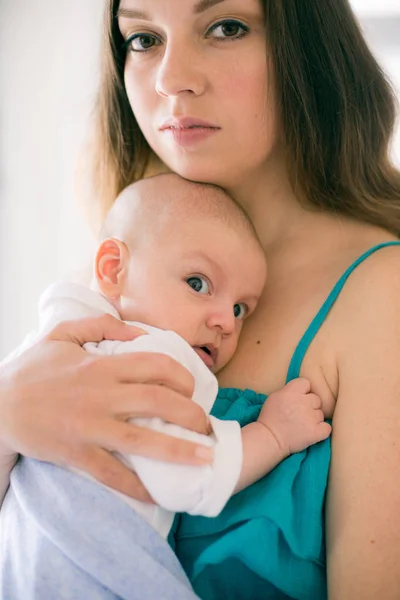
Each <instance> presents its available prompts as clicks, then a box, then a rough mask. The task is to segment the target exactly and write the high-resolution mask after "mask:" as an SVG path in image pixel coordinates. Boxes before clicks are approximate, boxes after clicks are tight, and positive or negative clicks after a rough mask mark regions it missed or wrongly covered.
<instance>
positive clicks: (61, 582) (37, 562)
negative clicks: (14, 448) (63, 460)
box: [0, 459, 197, 600]
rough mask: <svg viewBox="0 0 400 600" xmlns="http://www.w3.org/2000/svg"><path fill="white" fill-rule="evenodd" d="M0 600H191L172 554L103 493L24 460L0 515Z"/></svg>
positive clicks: (76, 478)
mask: <svg viewBox="0 0 400 600" xmlns="http://www.w3.org/2000/svg"><path fill="white" fill-rule="evenodd" d="M0 549H1V550H0V552H1V554H0V598H2V599H7V600H44V599H47V598H49V599H50V598H52V599H53V598H54V599H55V598H57V600H78V599H80V600H81V599H84V600H95V599H96V600H111V599H112V600H115V599H117V598H118V599H126V600H155V599H156V598H163V599H164V600H180V599H182V600H195V599H196V598H197V596H196V595H195V594H194V592H193V591H192V588H191V586H190V584H189V582H188V580H187V578H186V575H185V574H184V572H183V570H182V568H181V566H180V564H179V562H178V560H177V558H176V556H175V554H174V553H173V552H172V550H171V548H170V547H169V546H168V544H167V543H166V542H165V540H163V539H162V538H161V537H160V536H159V535H158V533H157V532H156V531H154V530H153V529H152V528H151V527H150V526H149V525H148V524H147V523H146V522H145V521H143V520H142V519H141V518H140V517H139V516H138V515H137V514H136V513H135V512H134V511H133V510H132V509H131V508H130V507H129V506H127V505H125V504H124V503H123V502H122V501H121V500H120V499H119V498H117V497H116V496H114V495H113V494H111V493H110V492H109V491H108V490H107V489H105V488H102V487H101V486H99V485H97V484H96V483H94V482H92V481H89V480H86V479H84V478H82V477H80V476H78V475H75V474H74V473H70V472H68V471H65V470H63V469H60V468H58V467H55V466H53V465H50V464H48V463H43V462H39V461H35V460H30V459H21V460H20V461H19V463H18V464H17V466H16V467H15V469H14V471H13V473H12V476H11V486H10V489H9V491H8V493H7V496H6V498H5V500H4V504H3V507H2V509H1V513H0Z"/></svg>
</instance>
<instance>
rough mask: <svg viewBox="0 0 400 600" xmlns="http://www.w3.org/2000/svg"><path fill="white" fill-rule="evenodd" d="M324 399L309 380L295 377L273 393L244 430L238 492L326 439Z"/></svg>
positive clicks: (329, 428) (327, 425) (326, 424)
mask: <svg viewBox="0 0 400 600" xmlns="http://www.w3.org/2000/svg"><path fill="white" fill-rule="evenodd" d="M330 432H331V426H330V425H329V423H326V422H325V421H324V414H323V412H322V410H321V400H320V398H319V397H318V396H316V395H315V394H311V393H310V383H309V381H308V380H307V379H294V380H293V381H290V382H289V383H288V384H287V385H285V387H284V388H283V389H282V390H279V391H278V392H275V393H273V394H271V395H270V396H269V397H268V399H267V401H266V402H265V404H264V406H263V408H262V410H261V413H260V415H259V417H258V420H257V421H256V422H254V423H250V424H249V425H246V426H245V427H243V429H242V442H243V463H242V470H241V473H240V477H239V481H238V483H237V485H236V488H235V493H236V492H239V491H240V490H242V489H244V488H246V487H248V486H249V485H251V484H252V483H254V482H255V481H257V480H258V479H261V477H264V475H266V474H267V473H269V472H270V471H272V469H273V468H274V467H276V465H278V464H279V463H280V462H281V461H282V460H283V459H284V458H286V457H288V456H289V455H290V454H293V453H295V452H301V450H305V448H307V447H308V446H311V445H312V444H316V443H317V442H321V441H322V440H324V439H326V438H327V437H328V436H329V434H330Z"/></svg>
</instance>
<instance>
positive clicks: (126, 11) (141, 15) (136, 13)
mask: <svg viewBox="0 0 400 600" xmlns="http://www.w3.org/2000/svg"><path fill="white" fill-rule="evenodd" d="M119 17H125V18H126V19H142V20H143V21H150V20H151V19H150V17H149V15H147V14H146V13H145V12H143V11H141V10H135V9H131V8H119V9H118V12H117V18H119Z"/></svg>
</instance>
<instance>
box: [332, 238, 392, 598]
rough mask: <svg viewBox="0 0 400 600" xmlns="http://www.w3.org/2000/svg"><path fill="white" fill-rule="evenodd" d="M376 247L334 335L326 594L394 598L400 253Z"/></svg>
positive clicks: (355, 283)
mask: <svg viewBox="0 0 400 600" xmlns="http://www.w3.org/2000/svg"><path fill="white" fill-rule="evenodd" d="M381 254H382V255H381V256H379V257H378V256H376V257H372V258H371V259H370V261H369V263H370V264H368V267H367V265H366V267H365V268H364V269H363V270H361V268H360V272H359V273H357V274H356V273H354V275H353V277H354V280H353V281H352V282H350V281H349V284H348V285H349V293H348V294H347V297H346V300H345V303H346V306H345V307H344V308H345V310H344V311H343V312H342V321H343V327H341V331H340V339H339V338H338V340H337V346H338V348H339V351H338V356H337V360H338V371H339V396H338V401H337V406H336V410H335V413H334V419H333V433H332V463H331V470H330V478H329V487H328V498H327V560H328V589H329V595H328V596H329V600H354V599H355V598H360V599H362V600H376V599H377V598H382V599H383V598H384V599H385V600H398V599H399V598H400V253H399V250H398V249H392V250H391V251H388V250H386V251H385V252H381ZM373 258H374V260H373ZM346 314H347V322H345V321H344V320H345V319H346V316H345V315H346Z"/></svg>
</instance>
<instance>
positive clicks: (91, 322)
mask: <svg viewBox="0 0 400 600" xmlns="http://www.w3.org/2000/svg"><path fill="white" fill-rule="evenodd" d="M146 334H147V332H146V331H144V330H143V329H140V328H139V327H135V326H134V325H126V324H125V323H124V322H123V321H119V320H118V319H116V318H115V317H113V316H112V315H102V316H101V317H88V318H86V319H76V320H74V321H63V322H62V323H59V325H57V326H56V327H54V328H53V329H52V330H51V331H50V332H49V333H48V334H47V335H46V338H47V339H49V340H57V341H61V342H74V343H75V344H79V345H80V346H83V344H85V343H86V342H101V341H102V340H119V341H121V342H125V341H129V340H134V339H135V338H137V337H139V336H140V335H146Z"/></svg>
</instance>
